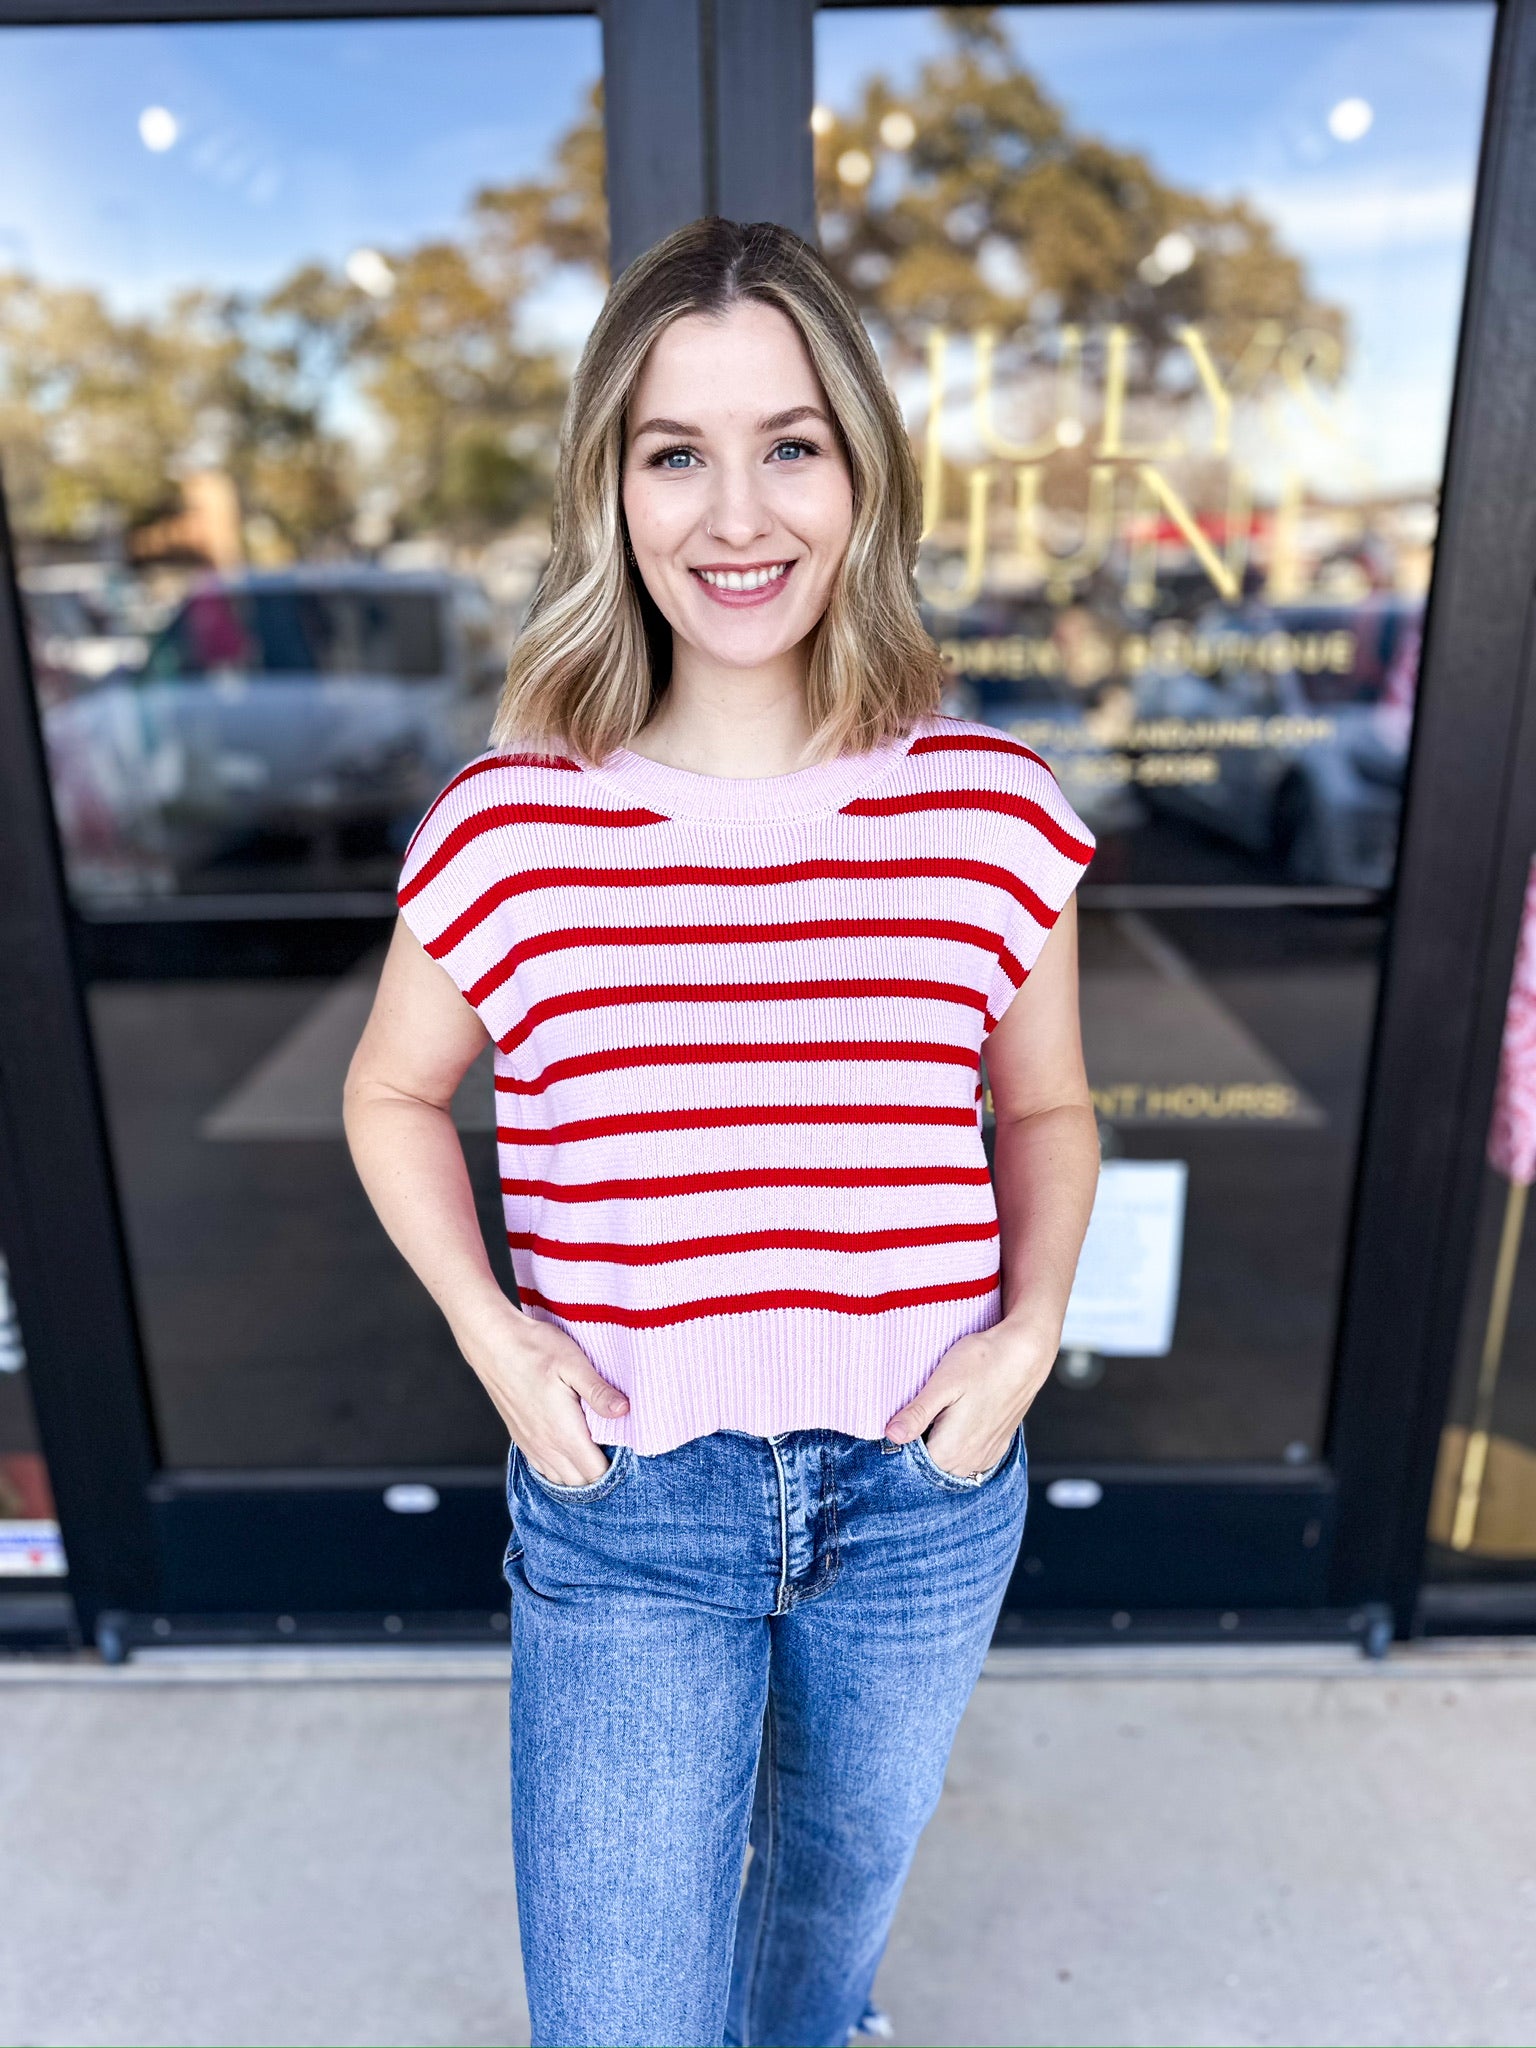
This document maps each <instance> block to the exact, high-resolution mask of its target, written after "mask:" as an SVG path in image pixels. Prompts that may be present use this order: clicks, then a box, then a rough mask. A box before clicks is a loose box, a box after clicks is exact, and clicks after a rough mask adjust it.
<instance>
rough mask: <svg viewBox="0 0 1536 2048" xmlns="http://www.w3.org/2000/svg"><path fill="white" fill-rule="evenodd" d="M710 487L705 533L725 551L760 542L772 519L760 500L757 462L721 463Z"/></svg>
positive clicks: (760, 485) (760, 489) (705, 517)
mask: <svg viewBox="0 0 1536 2048" xmlns="http://www.w3.org/2000/svg"><path fill="white" fill-rule="evenodd" d="M713 484H714V488H713V490H712V492H711V494H710V501H709V505H708V508H707V510H706V512H705V515H704V531H705V532H706V533H707V534H708V535H709V536H710V538H711V539H712V540H717V541H720V542H722V543H723V544H724V545H725V546H726V547H728V548H749V547H751V546H752V544H753V542H754V541H758V540H761V539H762V537H763V535H764V534H765V533H767V532H768V530H769V529H770V527H771V526H772V524H773V518H772V514H771V513H770V512H769V510H768V507H767V505H766V504H765V502H764V499H763V493H762V484H761V479H760V477H759V474H758V465H757V463H755V462H746V463H741V464H737V463H730V462H722V463H721V464H719V465H718V466H717V468H716V470H715V472H714V477H713Z"/></svg>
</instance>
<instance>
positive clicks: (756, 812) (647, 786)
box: [587, 725, 918, 825]
mask: <svg viewBox="0 0 1536 2048" xmlns="http://www.w3.org/2000/svg"><path fill="white" fill-rule="evenodd" d="M917 736H918V735H917V727H916V726H915V725H914V726H913V727H912V729H911V730H910V731H909V732H907V733H906V734H905V735H904V736H903V737H902V738H901V739H899V740H890V741H888V742H887V743H886V744H885V745H884V746H879V747H872V748H871V749H870V750H869V751H868V752H867V753H863V754H840V755H838V757H837V759H836V760H835V761H817V762H814V763H813V764H812V765H811V766H810V767H809V768H792V769H790V771H789V773H788V774H786V775H747V776H737V775H699V774H696V773H695V772H694V771H693V769H691V768H669V767H668V766H667V765H666V764H665V763H664V762H661V761H653V760H651V758H650V757H649V755H646V754H636V753H634V752H632V751H631V749H630V748H628V747H616V748H615V749H614V751H613V752H612V753H611V754H609V755H608V757H607V758H606V760H604V761H603V762H602V764H601V765H600V766H598V767H594V768H589V769H588V770H587V773H588V774H589V775H596V776H598V777H600V778H601V780H603V781H604V782H607V783H609V784H611V785H612V786H613V787H614V788H616V789H620V790H622V791H623V792H624V794H625V795H626V796H627V797H629V798H630V799H631V800H632V801H633V802H635V803H638V804H643V805H644V806H645V807H646V808H647V809H648V810H653V811H660V812H662V813H663V815H664V816H666V817H668V818H705V819H710V820H713V821H716V822H720V823H725V824H736V825H752V824H778V823H780V822H782V821H784V820H786V819H790V818H814V817H818V816H820V815H821V814H822V813H824V812H827V811H836V810H839V809H841V807H842V806H843V805H844V804H845V803H847V802H848V801H849V799H850V798H851V797H854V796H857V795H858V793H859V791H860V790H861V789H863V788H864V787H865V785H866V784H868V783H871V782H873V781H875V780H876V779H877V778H878V777H879V776H881V775H883V774H885V773H886V771H887V770H888V769H890V768H893V767H894V766H895V765H896V763H897V762H898V761H901V760H902V759H904V758H905V756H906V754H907V753H908V751H909V750H910V748H911V746H912V743H913V741H914V740H915V739H916V738H917Z"/></svg>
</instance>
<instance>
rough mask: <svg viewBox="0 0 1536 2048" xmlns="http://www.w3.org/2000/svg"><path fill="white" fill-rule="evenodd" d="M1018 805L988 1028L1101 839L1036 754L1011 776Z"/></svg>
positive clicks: (1005, 857)
mask: <svg viewBox="0 0 1536 2048" xmlns="http://www.w3.org/2000/svg"><path fill="white" fill-rule="evenodd" d="M1013 782H1014V788H1013V794H1014V795H1015V797H1016V799H1017V804H1016V807H1015V809H1014V810H1013V811H1012V812H1010V814H1009V819H1008V823H1009V829H1008V831H1007V832H1006V833H1005V834H1004V835H1003V841H1002V844H1001V846H1000V847H999V850H998V854H997V859H998V864H999V865H1000V866H1002V867H1003V868H1005V869H1006V870H1007V872H1008V874H1009V875H1010V876H1011V878H1012V882H1013V887H1012V889H1011V891H1010V893H1009V898H1008V910H1007V913H1006V916H1005V919H1004V925H1003V946H1002V951H1001V952H1000V954H999V956H998V962H997V967H996V970H995V972H994V974H993V977H992V983H991V986H990V988H989V989H988V991H987V1029H988V1031H992V1030H995V1029H996V1027H997V1025H998V1024H1000V1023H1001V1022H1002V1019H1003V1016H1004V1013H1005V1012H1006V1011H1007V1009H1008V1006H1009V1004H1010V1003H1011V1002H1012V1001H1013V999H1014V997H1015V996H1016V995H1017V994H1018V992H1019V989H1020V988H1021V987H1022V986H1023V983H1024V979H1025V977H1026V976H1027V975H1028V973H1029V970H1030V969H1031V968H1032V967H1033V966H1034V964H1035V962H1036V960H1037V959H1038V958H1039V956H1040V951H1041V948H1042V947H1043V946H1044V944H1045V942H1046V940H1047V939H1048V938H1049V937H1050V935H1051V930H1052V928H1053V926H1054V925H1055V923H1056V920H1057V918H1058V917H1059V916H1060V914H1061V912H1062V911H1063V910H1064V909H1065V907H1066V904H1067V901H1068V899H1069V898H1070V896H1071V894H1072V892H1073V890H1074V889H1075V888H1076V887H1077V885H1078V883H1079V882H1080V881H1081V880H1082V878H1083V876H1084V874H1085V873H1086V872H1087V869H1088V864H1089V862H1090V861H1091V860H1092V859H1093V854H1094V847H1095V844H1096V841H1095V839H1094V835H1093V834H1092V832H1090V831H1089V829H1088V827H1087V826H1086V825H1085V824H1084V823H1083V821H1082V819H1081V818H1080V817H1079V816H1078V814H1077V812H1076V811H1075V810H1073V808H1072V806H1071V804H1069V803H1068V802H1067V799H1066V797H1065V796H1064V795H1063V794H1062V789H1061V784H1060V783H1059V782H1058V781H1057V780H1056V777H1055V776H1054V775H1053V774H1052V773H1051V771H1050V769H1049V768H1048V767H1047V766H1046V764H1045V763H1044V762H1043V761H1041V760H1039V759H1038V758H1036V757H1030V758H1025V759H1021V760H1020V761H1019V762H1018V764H1017V774H1016V776H1015V777H1014V778H1013Z"/></svg>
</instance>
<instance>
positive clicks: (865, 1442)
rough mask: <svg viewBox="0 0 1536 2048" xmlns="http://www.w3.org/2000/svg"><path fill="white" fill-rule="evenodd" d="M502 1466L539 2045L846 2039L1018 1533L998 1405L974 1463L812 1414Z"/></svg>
mask: <svg viewBox="0 0 1536 2048" xmlns="http://www.w3.org/2000/svg"><path fill="white" fill-rule="evenodd" d="M507 1464H508V1472H507V1491H508V1500H509V1505H510V1506H511V1510H512V1520H513V1536H512V1541H511V1543H510V1544H509V1545H508V1548H507V1556H506V1567H505V1568H506V1576H507V1580H508V1583H509V1584H510V1586H511V1588H512V1833H513V1846H514V1852H515V1857H516V1865H517V1901H518V1916H519V1921H520V1925H521V1933H522V1945H523V1966H524V1974H525V1977H526V1981H527V1991H528V2008H529V2012H530V2014H531V2017H532V2023H533V2040H534V2042H535V2044H537V2048H607V2044H620V2043H629V2044H634V2048H695V2044H706V2048H719V2044H721V2043H722V2042H728V2043H731V2044H733V2048H743V2044H748V2043H750V2044H752V2048H766V2044H769V2043H784V2044H790V2048H822V2044H829V2048H843V2044H844V2043H845V2042H846V2041H847V2039H848V2036H849V2032H850V2029H852V2028H853V2027H854V2026H856V2025H857V2023H858V2021H859V2019H860V2017H861V2015H863V2013H864V2012H865V2009H866V2006H867V2003H868V1999H869V1994H870V1989H871V1986H872V1985H873V1982H874V1976H875V1970H876V1966H877V1965H878V1963H879V1961H880V1956H881V1953H882V1951H883V1949H884V1947H885V1941H886V1936H887V1933H888V1931H889V1928H890V1923H891V1918H892V1915H893V1914H894V1912H895V1910H896V1902H897V1899H898V1898H899V1896H900V1893H901V1887H902V1883H903V1881H904V1879H905V1877H906V1873H907V1867H908V1865H909V1863H910V1862H911V1859H912V1852H913V1850H914V1848H915V1847H916V1844H917V1838H918V1836H919V1834H920V1833H921V1832H922V1828H923V1825H924V1823H925V1822H926V1821H927V1819H928V1816H929V1815H930V1814H931V1813H932V1811H933V1809H934V1806H935V1805H936V1803H937V1801H938V1797H939V1791H940V1787H941V1785H942V1782H943V1777H944V1767H945V1764H946V1762H947V1760H948V1757H949V1751H950V1745H951V1743H952V1741H953V1739H954V1734H955V1729H956V1727H957V1726H958V1725H959V1721H960V1716H961V1714H962V1712H963V1711H964V1708H965V1704H966V1701H967V1700H968V1699H969V1697H970V1694H971V1690H972V1687H973V1686H974V1685H975V1682H976V1679H977V1677H978V1675H979V1674H980V1670H981V1664H982V1659H983V1658H984V1656H985V1654H986V1650H987V1645H988V1642H989V1640H990V1638H991V1635H992V1629H993V1625H994V1623H995V1621H996V1618H997V1613H998V1608H999V1606H1000V1605H1001V1602H1002V1597H1003V1590H1004V1588H1005V1586H1006V1585H1007V1582H1008V1576H1009V1573H1010V1571H1011V1570H1012V1567H1013V1562H1014V1557H1015V1554H1016V1553H1017V1550H1018V1546H1019V1539H1020V1537H1021V1535H1022V1534H1023V1528H1024V1508H1025V1499H1026V1495H1027V1492H1028V1466H1027V1459H1026V1454H1025V1449H1024V1435H1023V1430H1022V1428H1021V1429H1020V1430H1019V1431H1018V1432H1017V1434H1016V1435H1015V1437H1014V1440H1013V1443H1012V1444H1011V1445H1010V1446H1009V1449H1008V1452H1007V1454H1006V1455H1005V1456H1004V1458H1003V1459H1002V1461H1001V1463H1000V1464H998V1465H996V1466H995V1467H994V1468H993V1469H992V1471H991V1472H989V1473H987V1474H985V1475H984V1476H983V1477H982V1478H980V1479H979V1480H969V1479H960V1478H957V1477H956V1476H954V1475H953V1474H951V1473H948V1472H945V1471H943V1470H941V1469H940V1467H939V1466H937V1465H936V1464H935V1463H934V1461H933V1459H932V1458H931V1457H930V1456H929V1454H928V1451H927V1449H926V1447H925V1446H924V1445H922V1444H921V1443H916V1444H910V1445H906V1446H900V1445H896V1444H892V1443H889V1442H886V1441H884V1440H882V1439H875V1440H870V1439H866V1438H861V1437H850V1436H844V1435H841V1434H840V1433H838V1432H837V1431H835V1430H829V1429H806V1430H794V1431H791V1432H789V1433H788V1434H786V1435H784V1436H780V1437H773V1438H769V1437H758V1436H747V1435H744V1434H742V1433H740V1432H737V1431H719V1432H717V1433H716V1434H714V1435H712V1436H706V1437H699V1438H696V1439H695V1440H694V1441H693V1442H691V1443H687V1444H683V1445H681V1446H679V1448H678V1449H676V1450H674V1451H667V1452H663V1453H661V1454H660V1455H657V1456H652V1457H640V1456H637V1455H636V1454H635V1452H634V1451H632V1450H631V1449H630V1448H629V1447H628V1446H627V1445H620V1446H619V1447H618V1448H617V1449H616V1450H615V1451H614V1453H613V1457H612V1462H611V1463H610V1465H609V1468H608V1471H607V1472H606V1473H605V1474H604V1476H603V1477H602V1478H601V1479H599V1480H597V1481H595V1482H594V1483H593V1484H592V1485H590V1486H556V1485H554V1484H552V1483H551V1482H549V1481H547V1480H544V1479H541V1478H540V1477H539V1476H538V1475H537V1474H536V1473H535V1472H534V1471H533V1470H532V1469H531V1468H530V1466H529V1464H528V1461H527V1459H526V1458H525V1457H523V1456H522V1455H521V1453H520V1452H518V1451H517V1450H516V1449H515V1448H514V1449H513V1451H512V1452H511V1454H510V1456H509V1458H508V1461H507ZM749 1834H750V1840H751V1846H752V1851H753V1854H752V1858H751V1862H750V1865H749V1867H748V1870H747V1874H746V1881H745V1884H743V1882H742V1863H743V1860H744V1857H745V1854H746V1849H747V1843H748V1839H749Z"/></svg>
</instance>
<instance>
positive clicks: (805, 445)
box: [773, 441, 821, 462]
mask: <svg viewBox="0 0 1536 2048" xmlns="http://www.w3.org/2000/svg"><path fill="white" fill-rule="evenodd" d="M773 452H774V455H775V456H776V457H783V458H784V459H785V460H786V461H789V462H799V461H800V459H801V458H802V457H803V456H806V455H817V454H819V453H820V452H821V451H820V450H819V449H818V448H817V446H816V444H815V442H814V441H780V442H779V443H778V444H777V445H776V446H775V448H774V451H773Z"/></svg>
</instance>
